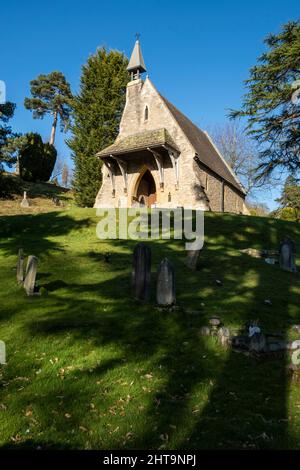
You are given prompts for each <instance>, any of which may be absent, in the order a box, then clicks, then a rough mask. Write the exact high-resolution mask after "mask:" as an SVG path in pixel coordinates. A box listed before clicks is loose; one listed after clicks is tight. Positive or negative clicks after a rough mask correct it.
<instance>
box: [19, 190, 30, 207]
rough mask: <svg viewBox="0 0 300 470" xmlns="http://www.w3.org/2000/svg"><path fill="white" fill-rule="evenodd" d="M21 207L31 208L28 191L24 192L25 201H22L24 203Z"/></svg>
mask: <svg viewBox="0 0 300 470" xmlns="http://www.w3.org/2000/svg"><path fill="white" fill-rule="evenodd" d="M20 206H21V207H29V206H30V204H29V201H28V199H27V193H26V191H24V195H23V199H22V202H21V204H20Z"/></svg>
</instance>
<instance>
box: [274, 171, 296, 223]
mask: <svg viewBox="0 0 300 470" xmlns="http://www.w3.org/2000/svg"><path fill="white" fill-rule="evenodd" d="M276 201H277V202H279V204H280V208H279V209H278V210H277V211H276V213H275V215H276V216H279V217H280V218H283V219H285V220H296V221H297V222H298V221H299V215H300V185H299V182H298V180H297V179H296V178H295V177H293V176H292V175H290V176H288V177H287V179H286V181H285V184H284V187H283V190H282V193H281V196H280V198H279V199H277V200H276Z"/></svg>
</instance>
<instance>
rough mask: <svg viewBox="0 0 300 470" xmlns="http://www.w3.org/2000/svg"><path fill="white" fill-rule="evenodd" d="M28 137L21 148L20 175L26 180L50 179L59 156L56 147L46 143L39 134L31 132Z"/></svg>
mask: <svg viewBox="0 0 300 470" xmlns="http://www.w3.org/2000/svg"><path fill="white" fill-rule="evenodd" d="M26 138H27V143H26V144H25V145H24V146H23V148H22V149H21V150H20V158H19V164H20V177H21V178H22V179H23V180H24V181H33V182H35V181H44V182H46V181H49V179H50V177H51V174H52V171H53V168H54V165H55V162H56V157H57V152H56V150H55V148H54V147H53V145H50V144H48V143H47V144H44V143H43V141H42V138H41V136H40V135H39V134H36V133H29V134H27V135H26Z"/></svg>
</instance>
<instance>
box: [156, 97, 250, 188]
mask: <svg viewBox="0 0 300 470" xmlns="http://www.w3.org/2000/svg"><path fill="white" fill-rule="evenodd" d="M160 96H161V95H160ZM161 98H162V99H163V101H164V103H165V104H166V106H167V108H168V109H169V111H170V112H171V114H172V115H173V117H174V118H175V120H176V121H177V123H178V124H179V126H180V128H181V129H182V131H183V132H184V134H185V136H186V137H187V138H188V140H189V141H190V143H191V144H192V146H193V147H194V149H195V151H196V152H197V154H198V158H199V160H200V162H202V163H204V165H205V166H207V167H208V168H210V169H211V170H212V171H213V172H214V173H216V174H218V175H219V176H221V177H222V178H223V179H224V180H226V181H228V182H229V183H230V184H232V185H233V186H234V187H235V188H237V189H238V190H239V191H241V192H243V193H245V191H244V189H243V187H242V186H241V184H239V182H238V180H237V179H236V178H235V177H234V175H233V173H232V172H231V171H230V169H229V168H228V166H227V164H226V163H225V162H224V160H223V159H222V157H221V156H220V155H219V153H218V152H217V150H216V149H215V147H214V145H213V144H212V143H211V141H210V139H209V137H208V136H207V134H206V133H205V132H203V131H201V129H199V127H197V126H196V125H195V124H194V123H193V122H192V121H190V120H189V119H188V118H187V117H186V116H185V115H184V114H182V113H181V112H180V111H179V110H178V109H177V108H176V107H175V106H174V105H173V104H172V103H170V102H169V101H168V100H167V99H166V98H164V97H163V96H161Z"/></svg>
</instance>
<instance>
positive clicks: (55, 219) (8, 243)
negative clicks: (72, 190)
mask: <svg viewBox="0 0 300 470" xmlns="http://www.w3.org/2000/svg"><path fill="white" fill-rule="evenodd" d="M0 221H1V228H0V249H2V250H3V252H4V253H5V254H7V255H10V254H13V255H17V253H18V249H19V248H25V250H32V254H35V255H37V256H38V255H40V254H44V253H46V252H47V251H49V250H53V249H60V250H63V246H61V245H60V244H59V243H57V242H56V241H55V240H54V237H59V236H62V235H68V234H69V233H70V232H71V231H75V230H78V231H80V230H82V229H84V228H88V227H89V226H90V225H91V224H92V222H91V219H90V218H89V217H86V218H83V219H76V218H74V217H72V216H71V215H67V214H64V213H61V212H48V213H46V214H34V215H28V214H27V215H12V216H7V217H0Z"/></svg>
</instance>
